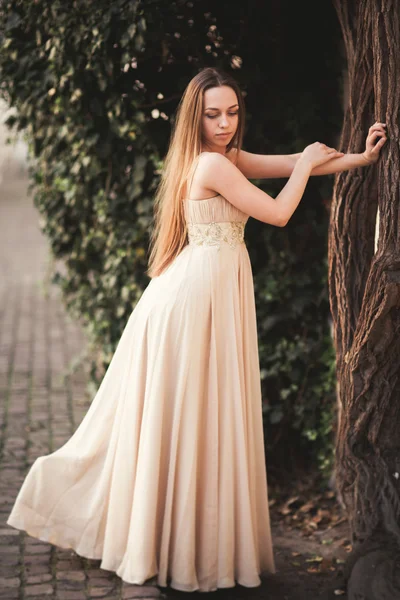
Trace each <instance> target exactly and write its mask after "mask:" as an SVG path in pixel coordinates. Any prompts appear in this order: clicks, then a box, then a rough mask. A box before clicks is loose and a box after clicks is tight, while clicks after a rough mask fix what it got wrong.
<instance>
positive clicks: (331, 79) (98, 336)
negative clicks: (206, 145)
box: [0, 0, 341, 469]
mask: <svg viewBox="0 0 400 600" xmlns="http://www.w3.org/2000/svg"><path fill="white" fill-rule="evenodd" d="M289 8H290V10H289ZM307 10H308V11H309V12H307ZM324 10H325V12H324ZM326 11H327V12H326ZM310 12H312V13H313V18H314V19H317V20H319V22H321V23H322V25H321V28H320V30H318V31H313V38H312V40H310V39H309V38H308V37H307V36H306V35H304V31H305V29H306V27H307V26H308V23H309V22H310ZM271 14H272V15H273V18H274V25H273V26H272V25H270V24H269V23H270V21H271ZM266 30H267V31H268V34H267V35H265V31H266ZM0 36H1V39H0V42H1V43H0V48H1V49H0V72H1V86H0V93H1V95H2V96H3V97H4V98H5V99H6V100H7V102H8V103H9V104H10V105H11V106H14V107H16V109H17V115H16V116H13V117H11V118H10V119H9V125H10V126H12V125H15V126H16V127H17V128H18V129H20V130H21V129H22V130H24V131H26V136H27V140H28V142H29V148H30V154H31V157H32V162H31V170H30V172H31V179H32V189H34V191H35V195H34V202H35V205H36V207H37V209H38V212H39V213H40V225H41V228H42V230H43V232H44V233H45V235H46V237H47V238H48V240H49V241H50V244H51V250H52V253H53V256H54V257H55V258H56V259H59V261H58V265H57V267H56V271H55V273H54V277H53V281H54V282H55V283H56V284H58V285H59V286H60V287H61V289H62V291H63V295H64V298H65V302H66V305H67V307H68V310H69V311H70V312H71V314H72V315H74V316H75V317H76V318H79V319H80V320H81V322H82V324H83V325H84V326H85V327H86V330H87V332H88V334H89V339H90V341H91V344H92V346H91V349H92V355H93V357H94V358H93V364H92V378H93V379H92V382H93V383H95V382H99V380H100V379H101V377H102V375H103V374H104V369H105V368H106V366H107V364H108V363H109V361H110V359H111V356H112V354H113V352H114V350H115V347H116V344H117V342H118V340H119V338H120V335H121V333H122V329H123V327H124V325H125V324H126V321H127V319H128V317H129V314H130V313H131V311H132V310H133V308H134V306H135V304H136V302H137V301H138V299H139V298H140V296H141V294H142V292H143V290H144V288H145V286H146V285H147V283H148V278H147V276H146V275H145V274H144V271H145V269H146V268H147V259H148V254H147V250H148V242H149V233H150V230H151V225H152V205H153V197H154V191H155V189H156V186H157V183H158V177H159V173H160V169H161V168H162V157H163V156H164V154H165V152H166V149H167V145H168V141H169V135H170V128H171V120H172V119H173V115H174V111H175V109H176V106H177V103H178V101H179V99H180V97H181V94H182V92H183V89H184V88H185V86H186V85H187V83H188V81H189V79H190V78H191V77H192V76H193V75H194V74H195V73H196V72H197V71H198V69H199V68H200V67H203V66H207V65H217V66H220V67H222V68H224V69H226V70H228V71H229V70H232V69H233V70H234V73H233V74H234V75H235V76H236V78H237V80H238V81H239V83H240V85H241V86H242V89H243V90H244V92H245V95H246V105H247V111H248V121H247V130H246V138H245V149H247V150H249V151H252V152H260V153H289V152H299V151H301V150H302V148H304V146H305V145H307V144H308V143H310V142H313V141H315V139H321V140H322V141H326V142H327V143H330V144H332V145H333V144H335V139H334V136H335V135H336V133H337V132H338V130H339V127H340V118H341V114H340V108H338V77H339V73H340V68H341V62H340V58H337V54H338V53H337V46H336V44H335V42H334V40H335V39H336V38H335V36H336V37H337V38H338V37H339V33H338V27H337V26H336V24H335V16H334V14H333V9H332V11H331V12H329V9H326V7H325V9H323V8H322V7H321V6H320V5H319V4H318V3H317V2H316V1H315V2H311V3H309V6H308V7H307V9H306V8H305V7H304V6H299V7H296V6H294V5H293V3H289V0H286V2H279V3H278V2H272V1H271V2H270V3H256V7H255V10H253V11H252V10H248V9H247V8H246V6H245V5H243V4H241V5H237V6H236V5H233V4H231V5H230V9H229V13H228V12H227V11H226V7H225V6H224V4H223V3H221V4H219V3H211V2H208V1H205V0H201V1H200V2H190V1H186V0H185V1H181V2H171V3H163V2H161V1H160V0H148V1H147V2H145V3H144V2H137V1H136V2H135V1H132V2H127V1H126V0H124V1H123V0H114V1H113V2H111V3H110V2H105V1H104V0H99V1H98V2H96V3H93V2H90V1H88V2H73V3H72V4H71V3H68V4H62V3H61V2H60V1H48V0H36V1H35V2H23V1H22V0H5V2H4V3H3V9H2V12H0ZM320 44H322V45H323V47H324V53H320V55H321V56H319V55H318V54H316V53H315V48H316V47H318V46H319V45H320ZM240 66H241V68H239V67H240ZM283 74H284V76H283ZM284 183H285V182H270V183H268V185H266V184H265V182H258V184H259V185H260V186H261V187H263V188H264V189H265V190H266V191H269V192H271V193H272V194H274V195H275V194H276V193H277V191H278V190H279V189H280V187H281V186H282V185H283V184H284ZM331 187H332V181H331V180H330V179H329V178H318V181H314V182H313V183H312V184H310V186H309V188H310V189H309V191H308V193H307V194H306V197H305V198H304V200H303V201H302V203H301V206H300V207H299V209H298V210H297V211H296V213H295V215H294V217H293V219H292V220H291V222H290V223H289V225H288V226H287V227H286V228H284V229H276V228H273V227H271V226H266V225H265V224H262V223H259V222H256V221H254V220H250V221H249V223H248V225H247V228H246V242H247V245H248V248H249V252H250V254H251V258H252V264H253V272H254V276H255V293H256V301H257V311H258V330H259V348H260V367H261V375H262V387H263V398H264V403H263V410H264V424H265V431H266V436H265V439H266V445H267V449H269V450H270V457H271V458H270V459H269V463H270V464H271V461H272V460H273V455H274V453H275V450H277V446H278V445H279V443H280V444H281V445H282V444H283V445H285V444H287V443H290V440H291V439H293V436H297V435H298V436H299V439H300V440H301V444H302V448H303V450H304V452H305V453H310V452H311V455H312V457H313V460H314V464H319V465H320V466H321V468H324V469H326V468H327V466H329V461H330V457H331V448H332V425H333V421H334V406H335V389H334V384H335V378H334V355H333V350H332V342H331V336H330V331H329V306H328V299H327V286H326V271H327V266H326V234H327V226H328V214H327V211H326V208H325V207H324V205H323V201H322V199H323V200H324V202H325V203H326V199H327V198H329V195H330V193H331ZM60 263H61V266H60ZM95 351H96V352H95ZM277 439H279V440H281V441H280V442H276V441H274V440H277ZM277 455H279V456H280V455H281V453H279V452H277Z"/></svg>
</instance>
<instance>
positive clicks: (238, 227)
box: [187, 221, 246, 250]
mask: <svg viewBox="0 0 400 600" xmlns="http://www.w3.org/2000/svg"><path fill="white" fill-rule="evenodd" d="M245 225H246V223H245V222H243V221H221V222H214V221H213V222H211V223H188V224H187V228H188V239H189V244H192V245H195V246H216V247H217V249H218V250H219V249H220V247H221V244H222V243H226V244H228V245H229V246H230V247H231V248H236V246H237V244H243V243H244V228H245Z"/></svg>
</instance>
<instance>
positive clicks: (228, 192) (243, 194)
mask: <svg viewBox="0 0 400 600" xmlns="http://www.w3.org/2000/svg"><path fill="white" fill-rule="evenodd" d="M336 154H337V152H336V150H335V149H334V148H328V147H327V146H325V144H320V143H319V142H315V143H314V144H310V145H309V146H307V148H305V149H304V151H303V152H302V155H301V157H300V158H299V159H298V160H297V161H296V164H295V165H294V168H293V170H292V173H291V175H290V178H289V180H288V182H287V183H286V185H285V186H284V187H283V189H282V190H281V192H280V193H279V194H278V196H277V197H276V198H275V199H274V198H272V197H271V196H270V195H269V194H267V193H265V192H263V191H262V190H260V189H259V188H258V187H257V186H255V185H253V184H252V183H250V181H248V179H247V178H246V177H245V175H244V174H243V173H242V172H241V171H240V169H238V168H237V167H236V166H235V165H234V164H233V163H232V162H231V161H230V160H229V159H228V158H227V157H226V156H224V155H222V154H219V153H218V152H204V153H203V154H202V156H201V157H200V160H199V163H198V167H197V177H198V178H199V179H200V180H201V183H202V185H203V186H204V187H205V188H207V189H210V190H215V191H216V192H217V193H218V194H221V196H223V197H224V198H226V200H228V201H229V202H230V203H231V204H233V205H234V206H236V208H238V209H239V210H240V211H242V212H243V213H245V214H247V215H249V216H251V217H254V218H255V219H258V220H259V221H263V222H264V223H270V224H271V225H276V226H277V227H284V226H285V225H286V223H287V222H288V220H289V219H290V217H291V216H292V214H293V213H294V211H295V210H296V208H297V205H298V204H299V202H300V200H301V198H302V196H303V193H304V189H305V187H306V185H307V181H308V178H309V176H310V173H311V170H312V168H313V167H314V166H316V165H318V164H321V163H323V162H326V161H328V160H330V158H331V156H333V155H336Z"/></svg>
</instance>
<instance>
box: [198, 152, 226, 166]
mask: <svg viewBox="0 0 400 600" xmlns="http://www.w3.org/2000/svg"><path fill="white" fill-rule="evenodd" d="M200 165H201V166H202V169H204V170H215V169H221V168H228V169H229V168H232V166H235V164H234V156H233V155H232V154H230V155H229V156H228V155H224V154H220V153H219V152H202V153H201V155H200V159H199V166H200Z"/></svg>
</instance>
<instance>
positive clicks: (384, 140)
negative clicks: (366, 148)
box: [375, 137, 387, 148]
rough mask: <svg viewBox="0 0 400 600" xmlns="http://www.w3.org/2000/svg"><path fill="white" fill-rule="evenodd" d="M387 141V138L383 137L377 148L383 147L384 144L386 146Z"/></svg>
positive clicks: (376, 145)
mask: <svg viewBox="0 0 400 600" xmlns="http://www.w3.org/2000/svg"><path fill="white" fill-rule="evenodd" d="M386 140H387V138H385V137H382V138H381V139H380V140H379V142H377V143H376V144H375V148H377V147H379V148H380V147H381V146H383V144H385V143H386Z"/></svg>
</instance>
